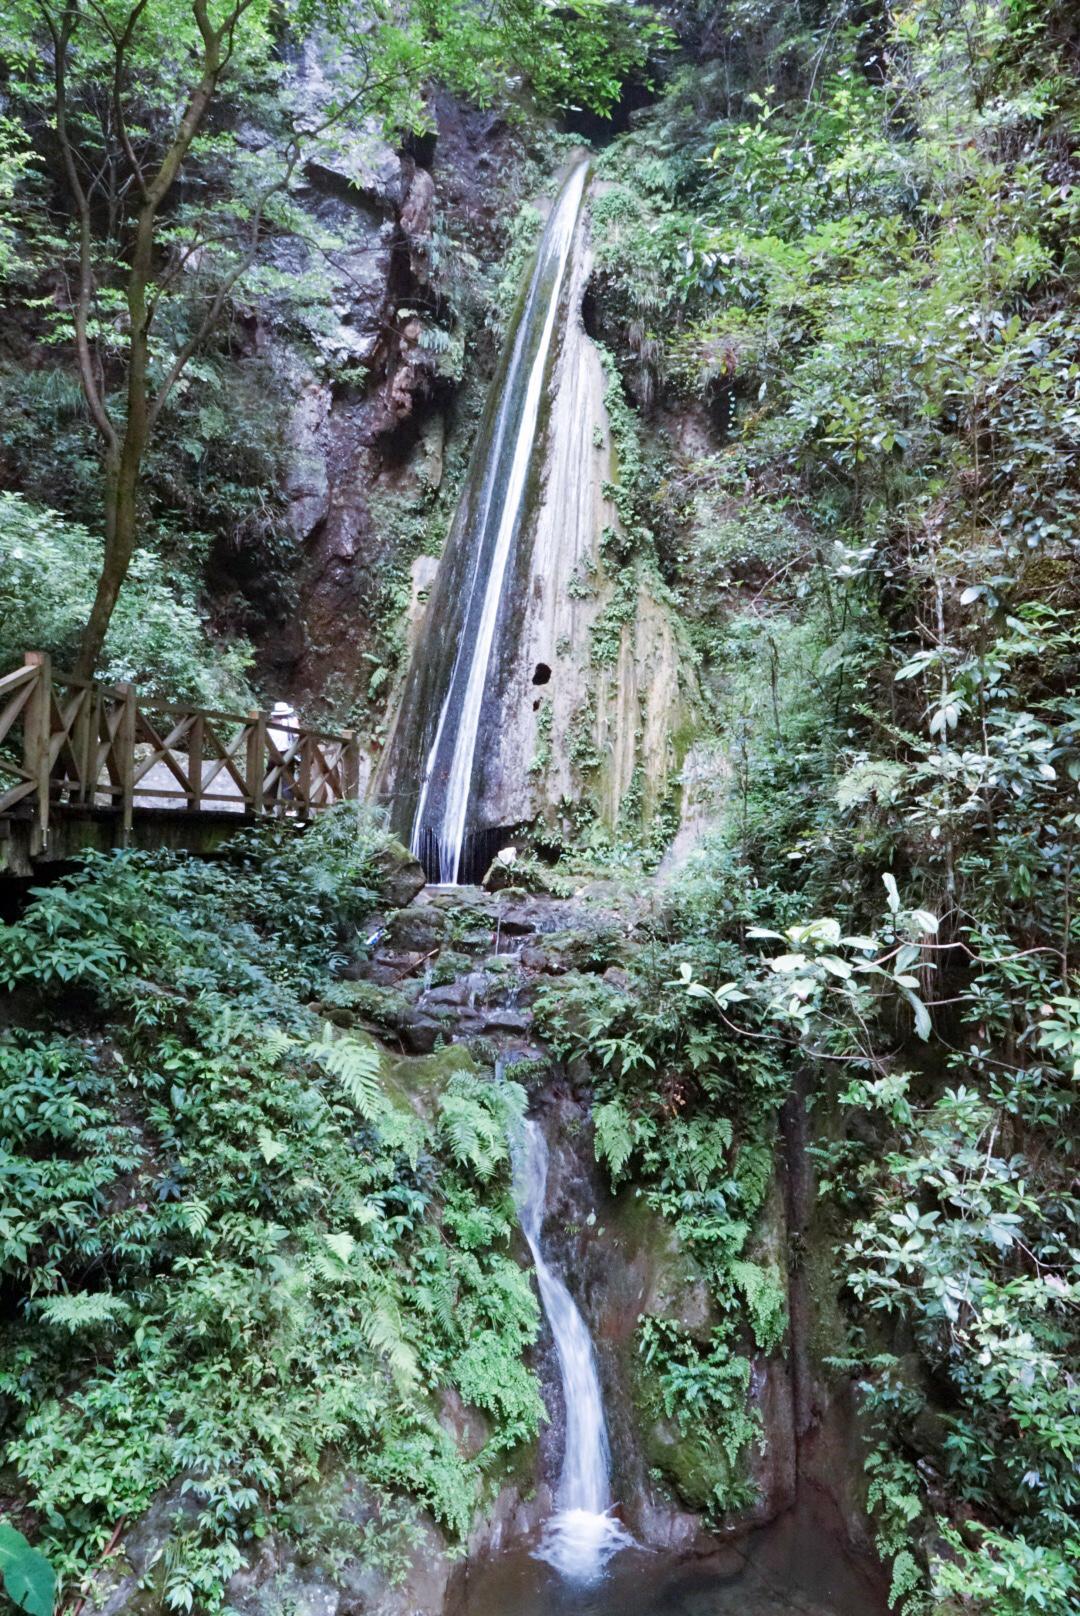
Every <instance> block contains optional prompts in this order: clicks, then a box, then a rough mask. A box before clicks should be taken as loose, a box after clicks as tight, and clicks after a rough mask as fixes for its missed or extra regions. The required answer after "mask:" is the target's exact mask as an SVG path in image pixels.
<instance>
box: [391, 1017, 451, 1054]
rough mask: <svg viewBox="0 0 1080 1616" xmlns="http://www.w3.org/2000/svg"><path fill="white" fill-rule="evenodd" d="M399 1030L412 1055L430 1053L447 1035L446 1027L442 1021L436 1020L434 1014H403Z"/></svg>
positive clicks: (400, 1036) (399, 1034)
mask: <svg viewBox="0 0 1080 1616" xmlns="http://www.w3.org/2000/svg"><path fill="white" fill-rule="evenodd" d="M397 1032H398V1037H399V1038H400V1039H401V1042H402V1043H403V1044H404V1045H405V1048H406V1049H407V1050H408V1052H409V1054H410V1055H430V1054H431V1052H432V1050H433V1049H434V1048H435V1045H436V1044H437V1043H438V1041H439V1039H440V1038H443V1037H445V1036H446V1028H445V1027H444V1025H443V1023H442V1022H441V1021H436V1020H435V1019H434V1017H433V1016H425V1015H415V1014H414V1015H408V1016H402V1018H401V1020H400V1021H399V1022H398V1028H397Z"/></svg>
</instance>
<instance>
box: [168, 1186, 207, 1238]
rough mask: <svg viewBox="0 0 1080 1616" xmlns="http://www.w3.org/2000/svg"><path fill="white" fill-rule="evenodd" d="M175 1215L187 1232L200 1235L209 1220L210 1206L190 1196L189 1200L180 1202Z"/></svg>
mask: <svg viewBox="0 0 1080 1616" xmlns="http://www.w3.org/2000/svg"><path fill="white" fill-rule="evenodd" d="M176 1216H177V1220H178V1221H179V1223H180V1224H181V1226H182V1227H183V1228H184V1229H186V1230H187V1232H188V1234H193V1235H200V1234H202V1232H203V1230H204V1229H205V1228H206V1225H207V1224H208V1223H209V1221H210V1208H209V1206H208V1205H207V1204H206V1202H205V1201H200V1200H199V1199H198V1198H197V1197H195V1196H192V1197H191V1199H190V1200H187V1201H181V1202H180V1205H179V1206H178V1207H177V1208H176Z"/></svg>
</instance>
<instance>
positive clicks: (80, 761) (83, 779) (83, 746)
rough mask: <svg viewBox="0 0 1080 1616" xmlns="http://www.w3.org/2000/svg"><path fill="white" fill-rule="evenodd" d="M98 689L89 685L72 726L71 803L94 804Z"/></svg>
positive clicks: (69, 798)
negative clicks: (73, 769)
mask: <svg viewBox="0 0 1080 1616" xmlns="http://www.w3.org/2000/svg"><path fill="white" fill-rule="evenodd" d="M97 699H98V687H97V685H95V684H89V685H88V686H87V688H86V689H85V690H84V691H83V693H82V698H81V700H79V710H78V713H77V714H76V716H75V722H74V724H73V725H72V726H71V743H70V745H71V756H72V758H73V760H74V764H75V774H76V782H75V785H74V787H69V789H68V800H69V801H70V802H79V803H83V802H93V800H94V782H93V780H92V778H91V776H92V774H93V767H94V757H95V755H96V749H95V745H94V743H95V741H96V739H97V724H96V722H95V719H96V714H97Z"/></svg>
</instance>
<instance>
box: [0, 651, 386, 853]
mask: <svg viewBox="0 0 1080 1616" xmlns="http://www.w3.org/2000/svg"><path fill="white" fill-rule="evenodd" d="M162 719H165V720H166V721H167V722H166V723H162V722H161V721H162ZM19 731H21V748H20V747H19V746H18V744H17V743H16V746H15V747H14V748H13V747H12V744H11V742H12V740H14V738H15V736H16V734H17V733H18V732H19ZM277 732H283V733H284V734H285V735H286V736H287V741H286V743H285V745H284V748H283V749H282V748H280V747H279V746H278V745H277V742H276V733H277ZM5 741H7V743H8V744H7V746H5V744H4V743H5ZM155 771H160V772H159V773H158V775H157V779H156V780H155ZM359 783H360V754H359V749H358V746H357V741H356V735H355V733H354V731H352V730H324V729H315V728H314V727H313V726H311V725H308V724H302V723H299V722H297V723H282V722H281V721H280V719H279V718H278V717H277V716H276V715H272V714H269V713H265V712H250V713H229V712H221V711H219V710H217V709H215V708H212V707H196V706H192V705H190V704H186V703H176V702H166V701H159V700H158V699H157V698H155V697H153V696H141V695H140V694H139V692H138V691H137V690H136V689H135V687H134V686H133V685H105V684H100V683H98V682H97V681H95V680H88V679H76V678H75V677H74V676H72V675H70V674H66V673H61V672H59V671H57V670H56V669H54V668H53V666H52V662H51V660H50V658H49V657H48V656H47V655H46V654H45V653H44V652H40V651H28V652H27V653H26V654H25V656H24V659H23V666H22V667H21V668H16V669H15V670H13V671H12V672H11V673H7V674H2V675H0V817H5V816H8V817H10V816H11V814H12V813H15V812H17V813H18V814H19V815H20V817H21V816H25V814H26V813H27V810H29V813H30V815H31V818H32V821H33V826H32V830H31V852H32V853H40V852H41V851H42V850H43V849H44V848H45V847H46V846H47V844H48V836H49V820H50V816H52V815H54V814H57V813H64V812H67V811H70V810H72V809H83V810H85V809H97V810H101V811H104V812H110V811H111V812H113V813H116V814H118V815H119V816H120V821H121V837H120V839H121V841H126V839H127V836H128V833H129V832H130V829H131V825H132V819H133V816H134V814H135V813H136V812H137V811H139V810H142V809H146V810H147V811H149V812H154V811H155V808H156V805H157V804H160V805H161V806H162V807H170V808H175V807H176V805H177V803H178V801H181V802H182V803H183V806H184V811H185V812H187V813H193V814H194V813H205V812H207V811H209V810H210V809H211V806H213V807H217V806H218V805H221V806H222V807H223V808H224V809H225V810H227V811H229V812H233V813H238V814H244V815H249V816H251V815H253V816H261V815H264V814H267V813H285V814H289V815H292V816H295V817H297V818H300V819H307V818H308V817H309V816H310V815H311V814H312V813H314V812H317V811H319V810H320V809H322V808H329V807H332V806H333V805H334V803H337V802H342V801H345V800H355V799H356V798H357V797H358V796H359ZM230 787H231V789H228V788H230Z"/></svg>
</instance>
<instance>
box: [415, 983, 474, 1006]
mask: <svg viewBox="0 0 1080 1616" xmlns="http://www.w3.org/2000/svg"><path fill="white" fill-rule="evenodd" d="M421 999H422V1002H423V1007H424V1009H428V1008H429V1007H430V1006H434V1005H443V1006H445V1005H460V1004H467V1003H468V999H469V990H468V988H467V987H466V985H465V983H464V982H447V983H446V985H445V986H444V987H439V988H427V989H426V990H425V991H424V993H423V994H422V995H421Z"/></svg>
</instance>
